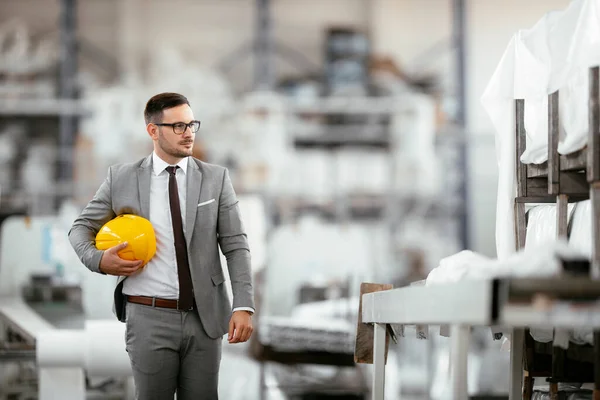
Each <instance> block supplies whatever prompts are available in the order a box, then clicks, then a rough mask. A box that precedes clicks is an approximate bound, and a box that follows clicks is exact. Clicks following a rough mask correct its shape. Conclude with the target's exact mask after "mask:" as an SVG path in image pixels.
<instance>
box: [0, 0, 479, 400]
mask: <svg viewBox="0 0 600 400" xmlns="http://www.w3.org/2000/svg"><path fill="white" fill-rule="evenodd" d="M59 3H60V13H59V20H58V21H57V25H56V27H57V29H56V30H55V31H53V32H38V31H35V30H33V29H32V28H31V27H30V26H29V25H28V24H27V23H26V22H25V21H24V20H21V19H18V18H14V19H10V20H5V19H2V18H0V164H1V167H0V234H1V237H0V246H1V249H0V399H7V400H8V399H14V400H17V399H19V400H25V399H40V400H45V399H56V398H61V399H64V400H69V399H83V398H84V397H81V396H85V398H87V399H129V398H133V397H132V396H133V386H132V385H133V383H132V380H131V377H130V375H131V373H130V371H129V364H128V361H129V360H128V358H127V356H126V353H125V351H124V343H122V340H121V339H122V337H123V330H124V327H123V326H122V324H120V323H119V322H117V321H116V319H115V318H114V317H113V315H112V310H111V308H112V290H113V284H114V282H113V280H112V279H110V278H108V277H105V276H100V275H96V274H91V273H89V271H87V270H86V269H85V268H84V267H83V266H82V265H81V263H80V262H79V260H78V259H77V257H76V255H75V253H74V252H73V250H72V249H71V247H70V245H69V243H68V240H67V232H68V230H69V228H70V225H71V223H72V221H73V220H74V218H75V217H76V216H77V215H78V212H79V210H80V209H81V207H82V206H84V205H85V204H86V203H87V201H88V200H89V199H90V198H91V197H92V196H93V194H94V191H95V190H96V188H97V187H98V185H99V183H100V182H101V181H102V180H103V179H104V177H105V173H106V170H107V167H108V166H109V165H111V164H114V163H116V162H122V161H131V160H135V159H138V158H141V157H144V156H146V155H147V154H149V153H150V152H151V143H150V141H149V140H148V138H147V135H146V133H145V131H144V129H143V121H142V119H141V117H140V116H141V112H140V110H141V108H140V107H141V106H140V105H141V104H143V102H144V101H145V99H147V98H149V97H150V96H151V95H153V94H155V93H158V92H161V91H164V90H169V91H175V92H181V93H184V94H185V95H186V96H187V97H188V98H189V100H190V102H191V104H192V107H193V109H194V111H195V112H196V113H197V114H198V115H199V116H200V119H201V120H202V130H201V135H198V137H197V139H196V145H195V146H196V147H195V149H194V153H195V156H196V157H198V158H200V159H203V160H206V161H209V162H213V163H216V164H221V165H224V166H226V167H228V168H229V170H230V173H231V177H232V180H233V183H234V186H235V188H236V191H237V193H238V197H239V199H240V205H241V207H242V214H243V215H244V218H245V226H246V228H247V231H248V237H249V240H250V246H251V249H252V254H253V256H252V259H253V261H252V262H253V265H252V266H253V272H254V281H255V286H256V297H257V313H256V316H255V324H256V327H257V329H256V334H255V335H254V336H253V339H252V341H251V343H248V344H247V346H246V345H244V346H239V347H236V348H233V349H232V348H225V349H224V355H223V367H222V370H223V371H224V372H223V374H224V376H223V378H222V382H224V381H228V380H229V381H230V382H231V383H230V384H227V385H224V384H222V388H221V393H222V398H225V399H228V400H229V399H240V400H243V399H248V400H250V399H261V400H266V399H286V398H289V399H326V398H336V399H367V398H369V396H370V374H371V369H370V368H369V367H367V366H364V365H356V364H355V363H354V360H353V353H354V335H355V330H356V323H357V318H358V296H359V288H360V283H361V282H365V281H373V282H378V281H385V282H388V283H392V284H394V286H396V287H400V286H406V285H408V284H410V283H411V282H414V281H418V280H420V279H424V278H425V277H426V276H427V273H428V272H429V271H430V270H431V269H432V268H433V267H435V266H437V262H438V260H440V259H441V258H443V257H445V256H447V255H450V254H453V253H456V252H457V251H459V250H461V249H463V248H465V247H467V246H468V244H467V243H466V238H467V236H468V235H467V233H466V230H467V226H468V223H467V221H466V215H467V213H466V208H467V201H466V187H465V185H466V166H465V161H464V160H465V150H464V138H463V135H464V130H463V128H464V107H465V104H464V76H463V75H462V69H463V68H464V65H463V64H464V60H463V57H464V54H463V52H464V49H463V46H464V44H463V42H464V38H463V33H462V31H461V30H460V26H461V24H462V22H461V18H463V15H462V14H463V13H464V6H463V4H462V3H463V2H462V1H454V2H453V7H454V8H455V22H456V27H455V32H453V38H454V39H456V40H455V41H452V42H453V43H454V44H455V46H450V49H454V50H455V51H454V52H450V54H452V55H453V56H456V60H458V61H457V65H458V67H457V71H458V73H457V82H458V83H457V86H458V88H459V90H458V94H455V93H450V94H449V93H448V91H447V88H445V87H444V86H443V84H442V82H441V81H442V79H441V78H440V76H438V75H439V74H438V75H436V74H432V75H431V76H419V77H416V76H411V75H410V74H408V73H406V72H405V71H403V70H402V68H401V67H400V66H399V65H397V64H396V63H394V62H393V61H392V59H391V58H389V57H387V56H385V55H377V54H374V52H373V51H372V48H371V43H370V39H369V35H368V34H367V33H366V32H364V31H363V30H361V29H356V28H353V27H351V26H350V27H348V26H333V25H332V26H330V27H329V28H328V29H326V30H325V31H324V32H323V38H324V39H323V43H322V47H323V49H324V51H323V65H315V64H314V63H312V62H310V61H308V59H307V58H306V57H304V56H303V54H302V53H301V52H300V51H297V50H295V49H292V48H290V47H289V46H287V45H286V44H285V43H281V42H278V41H277V39H276V38H275V35H274V34H273V21H272V18H271V16H270V4H269V3H270V2H269V1H268V0H257V1H256V9H255V10H256V21H255V27H254V32H255V35H254V37H252V38H251V40H250V42H249V43H246V44H245V45H244V46H242V47H241V48H240V49H238V50H237V51H233V52H231V54H228V55H227V56H226V57H224V58H223V59H221V60H220V62H219V63H217V66H216V67H209V66H199V65H197V64H196V63H194V62H193V61H192V60H190V59H189V57H186V55H185V53H184V52H182V51H181V52H180V51H179V50H177V49H176V47H173V48H162V47H157V48H154V49H153V51H154V56H155V57H153V58H152V59H149V60H148V62H147V64H146V65H145V68H144V70H143V71H137V72H139V74H137V75H136V74H134V73H132V71H133V72H135V69H133V70H132V69H131V66H130V65H128V66H122V65H120V64H119V63H120V61H119V60H117V59H115V58H114V57H111V56H109V55H107V54H105V53H104V52H103V51H101V50H100V49H98V48H95V47H94V46H93V45H92V44H91V43H89V42H87V41H86V40H85V39H83V38H81V37H80V36H78V35H77V30H78V26H77V10H78V2H77V1H76V0H61V1H60V2H59ZM446 50H449V49H446ZM276 57H281V58H284V59H287V60H288V61H290V62H291V63H293V64H295V65H297V66H299V67H300V69H301V70H302V71H301V73H300V74H299V75H297V76H294V77H286V78H285V79H279V78H278V77H277V75H276V74H275V73H274V68H275V65H276V63H275V62H274V59H275V58H276ZM245 59H252V60H253V61H254V76H253V79H248V80H249V81H250V84H249V85H250V86H252V89H251V90H245V91H240V90H239V88H237V87H234V85H233V84H232V83H231V81H230V80H229V78H228V76H229V75H228V74H230V72H231V71H232V70H233V69H235V68H236V66H237V65H239V64H240V63H241V60H245ZM122 62H123V63H124V62H125V61H122ZM81 65H86V66H87V67H86V68H81ZM119 71H120V72H119ZM173 71H177V73H176V74H175V73H173ZM440 74H441V73H440ZM106 76H111V79H106ZM448 102H454V104H455V107H454V109H455V111H456V112H454V113H452V114H449V113H448V112H447V107H446V104H447V103H448ZM415 232H419V235H415V234H414V233H415ZM406 339H407V340H406V341H404V342H403V343H405V344H404V345H398V346H396V347H395V348H394V352H393V353H391V355H390V360H391V362H393V363H396V364H397V365H398V367H399V370H400V369H401V370H402V371H403V374H404V375H403V376H405V377H407V376H409V377H410V378H404V380H403V381H402V382H401V381H400V379H399V378H398V376H397V375H398V374H396V375H394V374H393V372H391V374H392V375H390V378H389V382H388V386H387V388H388V390H389V391H390V398H396V397H395V396H397V395H399V394H400V392H401V391H403V392H404V395H411V394H412V395H414V396H417V397H416V398H419V397H418V396H429V394H428V390H429V386H430V384H431V379H432V373H433V372H432V371H433V368H434V367H435V366H433V365H429V364H428V363H430V361H428V359H427V357H426V356H427V354H430V353H431V352H432V351H433V349H432V348H430V347H429V346H430V345H431V341H429V342H427V343H425V342H423V343H416V340H415V341H414V342H413V341H410V340H409V338H406ZM411 343H412V344H411ZM225 347H226V346H225ZM415 349H416V350H415ZM400 355H403V356H402V357H400ZM423 367H425V372H422V370H423ZM233 368H243V369H244V371H245V372H244V374H236V373H235V371H233V372H232V371H231V370H232V369H233ZM402 368H403V369H402ZM419 371H421V372H419ZM242 388H243V389H242ZM249 388H250V389H249ZM403 398H404V397H403Z"/></svg>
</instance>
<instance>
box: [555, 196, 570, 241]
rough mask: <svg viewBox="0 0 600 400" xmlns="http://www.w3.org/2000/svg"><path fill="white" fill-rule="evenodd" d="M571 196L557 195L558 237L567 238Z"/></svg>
mask: <svg viewBox="0 0 600 400" xmlns="http://www.w3.org/2000/svg"><path fill="white" fill-rule="evenodd" d="M568 213H569V196H567V195H566V194H559V195H558V196H556V234H557V237H558V238H563V239H567V234H568V224H569V214H568Z"/></svg>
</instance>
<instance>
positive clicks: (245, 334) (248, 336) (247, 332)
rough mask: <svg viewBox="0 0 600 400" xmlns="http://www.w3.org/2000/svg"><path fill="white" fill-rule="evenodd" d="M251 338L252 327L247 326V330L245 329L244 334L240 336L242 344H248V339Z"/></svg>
mask: <svg viewBox="0 0 600 400" xmlns="http://www.w3.org/2000/svg"><path fill="white" fill-rule="evenodd" d="M249 338H250V327H249V326H247V327H246V328H244V330H243V331H242V334H241V336H240V342H242V343H243V342H246V341H247V340H248V339H249Z"/></svg>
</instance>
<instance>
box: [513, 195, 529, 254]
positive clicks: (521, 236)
mask: <svg viewBox="0 0 600 400" xmlns="http://www.w3.org/2000/svg"><path fill="white" fill-rule="evenodd" d="M515 237H516V249H517V250H519V249H522V248H524V247H525V242H526V239H527V215H526V213H525V203H521V202H516V203H515Z"/></svg>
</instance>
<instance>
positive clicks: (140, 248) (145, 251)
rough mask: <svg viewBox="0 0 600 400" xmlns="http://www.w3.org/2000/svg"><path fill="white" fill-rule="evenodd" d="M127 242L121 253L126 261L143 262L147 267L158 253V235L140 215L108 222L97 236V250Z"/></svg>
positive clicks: (128, 215) (123, 216)
mask: <svg viewBox="0 0 600 400" xmlns="http://www.w3.org/2000/svg"><path fill="white" fill-rule="evenodd" d="M124 242H127V247H125V248H124V249H122V250H121V251H119V253H118V254H119V257H121V258H122V259H124V260H130V261H135V260H142V261H143V264H142V265H146V264H147V263H148V261H150V259H151V258H152V257H154V254H155V253H156V235H155V234H154V228H153V227H152V224H151V223H150V221H148V220H147V219H145V218H143V217H140V216H139V215H133V214H123V215H119V216H118V217H116V218H114V219H112V220H110V221H108V222H107V223H106V224H104V226H103V227H102V228H100V231H98V234H97V235H96V248H97V249H98V250H106V249H109V248H111V247H113V246H116V245H118V244H121V243H124Z"/></svg>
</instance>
